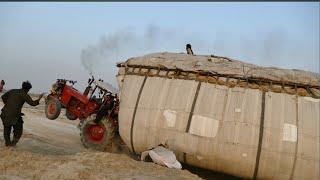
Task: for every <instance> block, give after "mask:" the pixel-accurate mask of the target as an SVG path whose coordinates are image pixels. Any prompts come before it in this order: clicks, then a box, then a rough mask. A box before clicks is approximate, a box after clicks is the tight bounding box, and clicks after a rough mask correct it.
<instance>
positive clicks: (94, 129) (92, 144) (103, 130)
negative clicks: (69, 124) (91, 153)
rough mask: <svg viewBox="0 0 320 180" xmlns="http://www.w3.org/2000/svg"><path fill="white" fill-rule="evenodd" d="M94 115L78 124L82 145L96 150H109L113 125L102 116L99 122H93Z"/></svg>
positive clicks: (113, 130) (113, 129) (113, 132)
mask: <svg viewBox="0 0 320 180" xmlns="http://www.w3.org/2000/svg"><path fill="white" fill-rule="evenodd" d="M95 118H96V115H91V116H89V117H88V118H87V119H85V120H83V122H82V124H81V126H80V139H81V142H82V144H83V145H84V147H86V148H89V149H94V150H98V151H109V152H110V151H111V150H112V141H113V137H114V134H115V127H114V126H113V124H112V122H111V120H109V119H107V118H103V119H102V120H101V121H100V123H99V124H96V123H94V120H95Z"/></svg>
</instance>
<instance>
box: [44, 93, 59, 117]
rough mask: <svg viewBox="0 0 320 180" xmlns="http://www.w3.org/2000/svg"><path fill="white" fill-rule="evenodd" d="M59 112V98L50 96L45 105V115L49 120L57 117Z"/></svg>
mask: <svg viewBox="0 0 320 180" xmlns="http://www.w3.org/2000/svg"><path fill="white" fill-rule="evenodd" d="M60 112H61V103H60V102H59V100H57V99H54V98H51V99H50V100H48V102H47V103H46V106H45V113H46V117H47V118H48V119H51V120H55V119H57V118H58V116H59V115H60Z"/></svg>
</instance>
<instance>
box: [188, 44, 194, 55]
mask: <svg viewBox="0 0 320 180" xmlns="http://www.w3.org/2000/svg"><path fill="white" fill-rule="evenodd" d="M186 50H187V54H191V55H193V51H192V49H191V44H187V45H186Z"/></svg>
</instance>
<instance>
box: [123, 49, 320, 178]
mask: <svg viewBox="0 0 320 180" xmlns="http://www.w3.org/2000/svg"><path fill="white" fill-rule="evenodd" d="M118 67H119V73H118V75H117V78H118V83H119V85H120V88H121V92H120V112H119V132H120V135H121V137H122V139H123V140H124V141H125V143H126V144H127V145H128V146H129V148H130V149H131V151H132V152H134V153H136V154H140V153H141V152H143V151H145V150H148V149H149V148H152V147H155V146H157V145H159V144H160V143H166V144H167V145H168V146H169V148H170V149H171V150H173V151H174V152H175V154H176V155H177V158H178V160H179V161H181V162H184V163H187V164H190V165H194V166H198V167H203V168H206V169H212V170H215V171H220V172H224V173H228V174H232V175H236V176H240V177H245V178H259V179H319V95H320V91H319V80H320V76H319V74H317V73H312V72H306V71H301V70H287V69H279V68H271V67H270V68H266V67H259V66H256V65H253V64H247V63H243V62H241V61H237V60H233V59H229V58H225V57H217V56H193V55H187V54H181V53H180V54H177V53H155V54H150V55H146V56H142V57H137V58H131V59H128V60H127V61H126V62H122V63H119V64H118Z"/></svg>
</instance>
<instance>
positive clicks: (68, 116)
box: [66, 109, 78, 120]
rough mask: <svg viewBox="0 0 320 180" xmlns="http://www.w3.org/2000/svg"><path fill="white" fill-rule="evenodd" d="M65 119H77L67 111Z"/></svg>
mask: <svg viewBox="0 0 320 180" xmlns="http://www.w3.org/2000/svg"><path fill="white" fill-rule="evenodd" d="M66 117H67V118H68V119H69V120H76V119H77V118H78V117H77V116H76V115H74V114H72V112H70V111H69V110H68V109H66Z"/></svg>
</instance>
